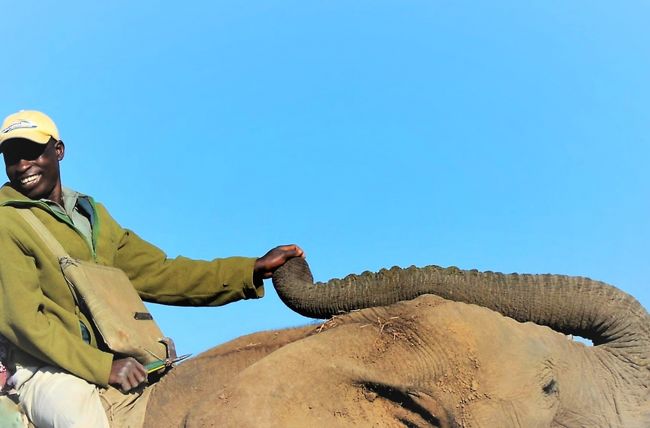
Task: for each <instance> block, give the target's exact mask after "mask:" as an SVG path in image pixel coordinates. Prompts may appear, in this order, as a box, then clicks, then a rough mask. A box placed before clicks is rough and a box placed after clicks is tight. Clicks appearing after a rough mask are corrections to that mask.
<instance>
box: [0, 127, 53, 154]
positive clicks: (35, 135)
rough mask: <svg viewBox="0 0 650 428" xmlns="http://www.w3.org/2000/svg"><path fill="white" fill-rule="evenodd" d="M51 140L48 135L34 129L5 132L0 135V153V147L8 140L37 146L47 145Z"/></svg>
mask: <svg viewBox="0 0 650 428" xmlns="http://www.w3.org/2000/svg"><path fill="white" fill-rule="evenodd" d="M50 138H52V136H51V135H49V134H44V133H42V132H40V131H38V130H36V129H29V128H23V129H15V130H13V131H10V132H7V133H6V134H0V151H2V146H3V145H4V143H6V142H7V141H9V140H15V139H25V140H29V141H33V142H34V143H38V144H47V143H48V141H50Z"/></svg>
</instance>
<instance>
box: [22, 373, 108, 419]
mask: <svg viewBox="0 0 650 428" xmlns="http://www.w3.org/2000/svg"><path fill="white" fill-rule="evenodd" d="M17 392H18V397H19V401H20V405H21V407H22V408H23V409H24V411H25V413H26V414H27V417H29V419H30V420H31V421H32V423H33V424H34V425H36V426H37V427H39V428H50V427H51V428H68V427H69V428H75V427H79V428H82V427H84V428H85V427H98V428H109V424H108V418H107V417H106V412H105V411H104V407H103V406H102V403H101V400H100V397H99V390H98V388H97V387H96V386H95V385H93V384H90V383H88V382H86V381H85V380H83V379H81V378H78V377H76V376H74V375H71V374H70V373H67V372H65V371H62V370H61V369H58V368H55V367H49V366H46V367H41V368H40V369H38V370H36V371H35V372H34V375H33V376H32V377H31V378H29V379H28V380H26V381H25V382H23V383H22V384H21V385H20V386H19V387H18V389H17Z"/></svg>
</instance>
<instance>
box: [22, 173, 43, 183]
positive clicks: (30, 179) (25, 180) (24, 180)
mask: <svg viewBox="0 0 650 428" xmlns="http://www.w3.org/2000/svg"><path fill="white" fill-rule="evenodd" d="M39 178H41V174H35V175H30V176H29V177H25V178H21V179H20V184H32V183H33V182H35V181H37V180H38V179H39Z"/></svg>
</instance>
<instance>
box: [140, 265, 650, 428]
mask: <svg viewBox="0 0 650 428" xmlns="http://www.w3.org/2000/svg"><path fill="white" fill-rule="evenodd" d="M273 284H274V286H275V287H276V290H277V291H278V295H279V296H280V298H281V299H282V300H283V301H284V302H285V303H286V304H287V305H288V306H289V307H290V308H292V309H293V310H295V311H297V312H299V313H301V314H303V315H306V316H310V317H314V318H322V319H327V321H324V322H323V323H322V324H320V325H307V326H303V327H297V328H293V329H287V330H280V331H269V332H261V333H255V334H252V335H248V336H243V337H241V338H238V339H235V340H234V341H231V342H229V343H226V344H224V345H221V346H219V347H216V348H213V349H211V350H209V351H207V352H205V353H203V354H201V355H199V356H197V357H195V358H193V359H191V360H188V361H187V362H185V363H183V364H180V365H179V366H178V367H176V368H174V369H173V370H171V372H170V373H169V374H167V375H165V376H164V377H163V379H162V380H161V381H159V383H158V384H156V385H155V386H154V390H153V392H152V394H151V398H150V401H149V405H148V408H147V420H146V424H145V426H147V427H166V426H169V427H177V426H186V427H210V426H215V427H216V426H219V427H253V426H255V427H257V426H263V427H280V426H282V427H292V426H295V427H320V426H335V427H336V426H353V425H361V426H368V427H587V426H588V427H627V428H629V427H648V426H650V396H649V394H650V389H649V387H650V375H649V365H648V359H649V357H650V352H649V351H650V342H649V341H650V322H649V318H648V313H647V311H646V310H645V309H644V308H643V306H642V305H641V304H640V303H639V302H638V301H636V300H635V299H634V298H633V297H631V296H630V295H628V294H626V293H624V292H622V291H621V290H619V289H617V288H615V287H612V286H610V285H607V284H605V283H602V282H599V281H593V280H590V279H588V278H582V277H570V276H563V275H528V274H523V275H522V274H500V273H494V272H478V271H475V270H460V269H457V268H453V267H452V268H440V267H436V266H428V267H423V268H415V267H410V268H406V269H400V268H392V269H389V270H381V271H379V272H377V273H369V272H366V273H363V274H361V275H350V276H347V277H345V278H343V279H332V280H330V281H328V282H327V283H314V282H313V278H312V275H311V272H310V270H309V266H308V265H307V263H306V261H305V260H304V259H300V258H296V259H291V260H289V262H288V263H287V264H285V265H284V266H283V267H282V268H280V269H278V271H276V272H275V274H274V275H273ZM567 335H578V336H582V337H585V338H588V339H590V340H591V341H592V342H593V346H587V345H586V344H584V343H580V342H576V341H573V340H571V339H570V338H568V337H567Z"/></svg>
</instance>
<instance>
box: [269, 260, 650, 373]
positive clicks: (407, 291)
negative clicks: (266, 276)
mask: <svg viewBox="0 0 650 428" xmlns="http://www.w3.org/2000/svg"><path fill="white" fill-rule="evenodd" d="M273 285H274V286H275V288H276V290H277V292H278V295H279V296H280V298H281V299H282V301H283V302H284V303H285V304H286V305H287V306H289V307H290V308H291V309H293V310H294V311H296V312H298V313H300V314H302V315H304V316H307V317H312V318H329V317H331V316H332V315H336V314H338V313H341V312H348V311H351V310H354V309H362V308H367V307H374V306H385V305H390V304H393V303H396V302H398V301H402V300H409V299H413V298H415V297H417V296H419V295H422V294H436V295H438V296H440V297H443V298H445V299H448V300H453V301H458V302H465V303H471V304H476V305H480V306H484V307H486V308H489V309H492V310H495V311H497V312H500V313H501V314H503V315H505V316H508V317H511V318H514V319H516V320H518V321H520V322H527V321H531V322H534V323H537V324H540V325H546V326H549V327H551V328H552V329H554V330H556V331H559V332H562V333H565V334H573V335H578V336H582V337H586V338H588V339H590V340H592V341H593V343H594V344H595V345H607V346H608V347H610V348H612V349H615V348H619V349H622V348H625V349H626V350H628V351H629V350H633V352H632V353H631V355H633V358H634V359H635V360H638V361H637V362H638V363H639V364H640V365H642V366H645V367H648V358H650V345H649V343H650V318H649V316H648V312H647V311H646V310H645V309H644V308H643V306H641V304H640V303H639V302H638V301H637V300H636V299H634V298H633V297H632V296H630V295H628V294H626V293H624V292H623V291H621V290H619V289H617V288H615V287H612V286H610V285H607V284H605V283H603V282H600V281H594V280H591V279H589V278H584V277H572V276H565V275H549V274H545V275H529V274H501V273H495V272H479V271H476V270H461V269H458V268H454V267H452V268H441V267H438V266H426V267H422V268H416V267H409V268H406V269H401V268H397V267H394V268H391V269H388V270H387V269H383V270H380V271H379V272H376V273H371V272H364V273H363V274H361V275H348V276H347V277H345V278H343V279H332V280H329V281H328V282H327V283H322V282H317V283H314V282H313V277H312V274H311V271H310V269H309V266H308V264H307V262H306V261H305V260H304V259H302V258H294V259H291V260H289V261H288V262H287V263H286V264H285V265H284V266H282V267H281V268H279V269H277V271H276V272H275V273H274V275H273Z"/></svg>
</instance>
